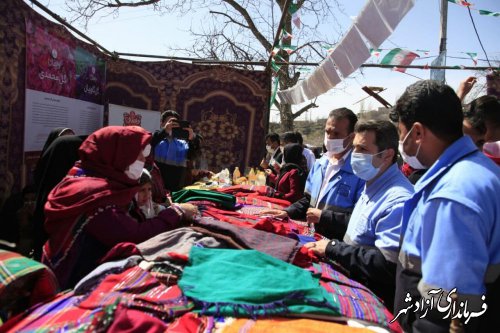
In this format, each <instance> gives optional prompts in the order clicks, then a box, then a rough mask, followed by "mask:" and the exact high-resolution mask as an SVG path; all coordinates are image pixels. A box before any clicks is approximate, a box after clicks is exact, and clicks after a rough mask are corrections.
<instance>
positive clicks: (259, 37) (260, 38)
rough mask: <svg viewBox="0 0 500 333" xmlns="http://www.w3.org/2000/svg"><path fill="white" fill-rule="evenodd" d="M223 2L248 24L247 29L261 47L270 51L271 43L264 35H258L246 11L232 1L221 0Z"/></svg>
mask: <svg viewBox="0 0 500 333" xmlns="http://www.w3.org/2000/svg"><path fill="white" fill-rule="evenodd" d="M223 1H224V2H225V3H227V4H228V5H230V6H231V7H233V8H234V9H235V10H236V11H237V12H239V13H240V14H241V15H242V16H243V18H244V19H245V21H246V22H247V23H248V28H249V29H250V31H251V32H252V34H253V35H254V36H255V38H257V40H258V41H259V42H260V43H261V44H262V46H263V47H264V48H265V49H266V50H271V48H272V45H271V43H269V41H268V40H267V39H266V38H265V37H264V35H262V34H261V33H260V31H259V29H258V28H257V27H256V26H255V23H254V22H253V20H252V18H251V17H250V14H248V11H247V10H246V9H245V8H243V7H242V6H241V5H240V4H239V3H237V2H236V1H234V0H223Z"/></svg>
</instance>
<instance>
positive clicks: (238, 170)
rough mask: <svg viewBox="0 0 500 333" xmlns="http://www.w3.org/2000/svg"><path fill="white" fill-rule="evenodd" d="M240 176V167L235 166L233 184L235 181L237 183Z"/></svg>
mask: <svg viewBox="0 0 500 333" xmlns="http://www.w3.org/2000/svg"><path fill="white" fill-rule="evenodd" d="M240 177H241V172H240V168H238V167H235V168H234V172H233V184H235V183H236V180H237V179H238V178H240Z"/></svg>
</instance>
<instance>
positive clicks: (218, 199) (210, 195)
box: [172, 190, 236, 209]
mask: <svg viewBox="0 0 500 333" xmlns="http://www.w3.org/2000/svg"><path fill="white" fill-rule="evenodd" d="M205 200H206V201H212V202H215V203H218V204H220V205H221V206H222V207H223V208H225V209H234V207H235V206H236V198H235V197H234V195H231V194H225V193H220V192H216V191H205V190H181V191H177V192H173V193H172V201H173V202H177V203H183V202H189V201H205Z"/></svg>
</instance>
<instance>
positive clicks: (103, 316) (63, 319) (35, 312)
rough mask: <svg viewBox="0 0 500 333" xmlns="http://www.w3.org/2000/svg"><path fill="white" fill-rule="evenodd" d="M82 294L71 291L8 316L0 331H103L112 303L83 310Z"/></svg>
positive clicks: (111, 311) (17, 332) (113, 309)
mask: <svg viewBox="0 0 500 333" xmlns="http://www.w3.org/2000/svg"><path fill="white" fill-rule="evenodd" d="M82 297H83V296H75V295H73V293H72V292H70V293H66V294H62V295H59V296H58V297H57V298H55V299H54V300H52V301H50V302H48V303H45V304H40V305H39V306H37V307H35V308H34V309H31V310H30V311H28V313H27V314H26V315H25V316H23V317H16V318H12V319H11V320H10V321H7V322H6V323H5V324H3V325H2V326H0V332H2V333H3V332H16V333H19V332H26V333H27V332H37V333H45V332H47V333H48V332H63V331H64V332H75V333H76V332H89V333H90V332H104V331H106V329H107V327H108V325H109V324H110V322H111V321H112V319H113V316H114V311H115V310H116V306H117V304H116V303H111V304H109V306H106V307H101V308H96V309H83V308H81V307H79V306H78V302H79V301H80V300H81V299H82Z"/></svg>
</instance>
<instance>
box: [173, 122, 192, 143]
mask: <svg viewBox="0 0 500 333" xmlns="http://www.w3.org/2000/svg"><path fill="white" fill-rule="evenodd" d="M177 123H178V124H179V127H174V128H172V136H173V137H174V138H177V139H182V140H189V131H187V130H185V129H184V128H188V127H189V126H190V123H189V121H187V120H177Z"/></svg>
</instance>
